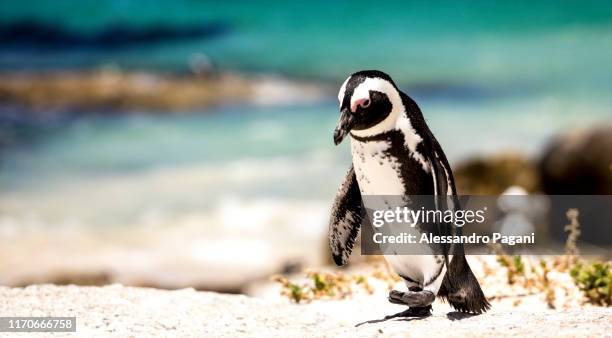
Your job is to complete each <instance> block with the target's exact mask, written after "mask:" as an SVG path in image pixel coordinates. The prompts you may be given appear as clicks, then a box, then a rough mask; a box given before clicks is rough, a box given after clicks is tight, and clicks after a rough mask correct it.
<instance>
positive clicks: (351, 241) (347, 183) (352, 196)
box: [329, 166, 365, 266]
mask: <svg viewBox="0 0 612 338" xmlns="http://www.w3.org/2000/svg"><path fill="white" fill-rule="evenodd" d="M364 217H365V208H364V206H363V203H362V200H361V192H360V191H359V185H358V184H357V176H355V170H354V169H353V166H351V168H350V169H349V171H348V173H347V174H346V177H345V179H344V182H343V183H342V185H341V186H340V188H339V189H338V193H337V194H336V199H335V200H334V205H333V206H332V210H331V218H330V221H329V244H330V247H331V252H332V257H333V259H334V262H335V263H336V264H337V265H339V266H341V265H344V264H346V263H347V262H348V259H349V257H350V255H351V252H352V251H353V246H354V245H355V238H356V237H357V234H358V233H359V228H360V227H361V221H362V220H363V218H364Z"/></svg>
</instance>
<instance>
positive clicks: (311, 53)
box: [0, 0, 612, 93]
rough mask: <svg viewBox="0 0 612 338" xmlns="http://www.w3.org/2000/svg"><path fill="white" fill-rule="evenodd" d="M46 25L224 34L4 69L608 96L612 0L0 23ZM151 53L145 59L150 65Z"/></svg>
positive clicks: (9, 10)
mask: <svg viewBox="0 0 612 338" xmlns="http://www.w3.org/2000/svg"><path fill="white" fill-rule="evenodd" d="M24 20H26V21H28V22H38V23H47V24H50V25H53V26H55V27H61V28H64V29H66V30H68V31H69V32H72V33H74V34H76V35H79V36H88V35H91V34H95V33H98V32H100V31H103V30H104V29H107V28H108V27H111V26H123V27H134V28H139V29H143V30H145V31H146V30H147V29H152V28H153V27H155V26H156V25H165V26H168V27H175V28H177V27H190V26H194V25H200V24H202V23H217V24H220V25H223V27H226V28H227V30H226V31H225V30H224V32H223V33H220V34H219V35H218V36H214V37H207V36H202V37H200V38H195V39H190V40H181V41H180V42H177V41H174V40H172V39H167V40H162V41H159V42H157V43H154V44H146V43H144V44H136V43H135V44H133V45H128V46H124V48H118V49H108V48H102V49H95V48H74V47H71V48H57V49H51V50H50V51H49V50H44V49H43V50H42V51H43V52H41V51H40V49H38V48H36V49H35V52H31V51H29V52H28V51H26V52H24V51H23V50H20V48H7V47H6V46H5V47H0V56H1V57H0V67H2V68H5V69H6V68H31V67H34V66H37V67H52V68H53V67H59V66H61V67H68V68H70V67H88V66H100V65H107V64H113V65H118V66H121V67H125V68H145V69H164V70H185V69H189V67H190V64H191V63H192V62H193V60H197V59H199V58H201V57H202V55H204V56H206V57H208V58H209V59H210V60H211V62H212V63H213V64H215V65H216V66H217V67H219V68H221V69H230V70H238V71H252V72H269V73H280V74H285V75H288V76H299V77H308V78H318V79H330V80H334V81H339V80H342V79H344V78H345V77H346V75H347V74H349V73H350V72H353V71H355V70H358V69H363V68H380V69H383V70H386V71H387V72H389V73H390V74H393V76H394V78H395V79H396V80H397V81H398V82H401V83H403V84H407V85H429V86H447V85H455V86H457V85H459V86H474V87H478V88H482V89H487V90H496V91H507V90H516V87H520V88H521V89H524V90H529V91H548V90H554V91H558V90H564V91H565V92H567V91H571V92H575V91H576V90H581V91H598V92H599V93H604V92H607V90H606V89H607V88H608V87H609V86H610V85H611V81H612V6H610V4H609V3H608V2H606V1H563V2H558V1H537V2H533V1H516V2H514V1H513V2H491V1H453V2H447V3H444V4H443V5H434V4H431V3H430V2H429V1H411V2H404V1H390V2H383V3H378V4H377V3H374V2H372V1H309V2H301V3H300V2H289V1H288V2H275V1H265V2H262V1H231V2H206V1H202V2H200V1H159V2H154V3H149V4H148V5H143V3H142V2H140V1H126V0H117V1H78V0H72V1H52V0H45V1H37V2H36V5H24V3H23V2H21V1H3V2H2V3H0V22H2V23H4V24H6V25H10V24H11V23H15V22H23V21H24ZM143 56H146V57H143Z"/></svg>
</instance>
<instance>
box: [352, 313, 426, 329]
mask: <svg viewBox="0 0 612 338" xmlns="http://www.w3.org/2000/svg"><path fill="white" fill-rule="evenodd" d="M428 317H430V316H406V315H405V311H401V312H398V313H396V314H392V315H387V316H384V317H383V318H380V319H372V320H366V321H365V322H361V323H357V324H355V327H359V326H361V325H365V324H376V323H382V322H386V321H388V320H392V319H396V320H397V321H405V322H409V321H413V320H421V319H425V318H428Z"/></svg>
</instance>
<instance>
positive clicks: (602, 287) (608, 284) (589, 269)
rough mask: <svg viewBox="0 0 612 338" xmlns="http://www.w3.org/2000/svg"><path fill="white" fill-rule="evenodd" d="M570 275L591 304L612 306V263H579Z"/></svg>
mask: <svg viewBox="0 0 612 338" xmlns="http://www.w3.org/2000/svg"><path fill="white" fill-rule="evenodd" d="M570 275H571V276H572V278H573V279H574V283H576V285H578V287H579V288H580V290H582V292H584V294H585V296H586V297H587V299H588V300H589V302H591V303H593V304H596V305H602V306H610V305H612V263H610V262H600V261H595V262H579V263H576V264H575V265H574V266H573V267H572V269H571V270H570Z"/></svg>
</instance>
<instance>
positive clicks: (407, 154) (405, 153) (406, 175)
mask: <svg viewBox="0 0 612 338" xmlns="http://www.w3.org/2000/svg"><path fill="white" fill-rule="evenodd" d="M385 138H386V139H387V140H388V142H390V144H391V146H390V147H389V148H387V149H386V150H385V151H384V152H383V153H384V156H389V157H393V158H395V159H396V160H397V163H398V168H397V169H396V170H398V171H399V173H400V177H401V178H402V184H403V185H404V190H405V193H406V194H407V195H433V194H434V186H433V180H432V177H431V175H430V173H428V172H426V171H425V170H423V166H422V165H421V163H420V162H419V161H418V160H416V159H415V158H414V157H413V156H412V154H411V151H410V149H408V147H407V146H406V143H405V141H404V134H403V133H401V132H400V131H397V130H393V131H390V132H387V133H385ZM419 145H420V144H419ZM418 149H419V148H418V147H417V150H418Z"/></svg>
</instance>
